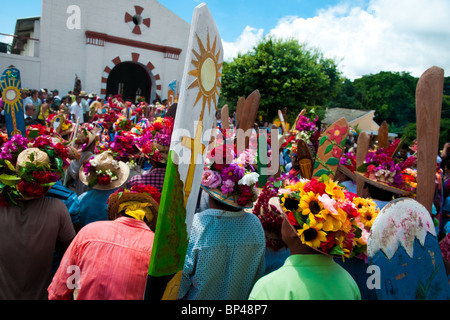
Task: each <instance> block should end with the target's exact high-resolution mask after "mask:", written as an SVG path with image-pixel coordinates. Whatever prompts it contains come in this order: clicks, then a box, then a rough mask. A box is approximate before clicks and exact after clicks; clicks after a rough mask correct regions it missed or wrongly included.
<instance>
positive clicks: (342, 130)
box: [326, 124, 348, 144]
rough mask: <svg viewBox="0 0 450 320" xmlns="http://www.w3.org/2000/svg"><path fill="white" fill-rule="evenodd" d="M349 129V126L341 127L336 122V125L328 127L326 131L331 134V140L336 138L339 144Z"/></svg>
mask: <svg viewBox="0 0 450 320" xmlns="http://www.w3.org/2000/svg"><path fill="white" fill-rule="evenodd" d="M347 131H348V128H347V127H340V126H338V125H337V124H336V125H335V126H334V127H331V128H330V129H328V130H327V132H326V133H327V134H328V135H329V138H330V140H334V141H336V143H337V144H340V143H341V142H342V138H343V137H344V135H345V134H346V133H347Z"/></svg>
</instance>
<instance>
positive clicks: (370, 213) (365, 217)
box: [359, 207, 379, 228]
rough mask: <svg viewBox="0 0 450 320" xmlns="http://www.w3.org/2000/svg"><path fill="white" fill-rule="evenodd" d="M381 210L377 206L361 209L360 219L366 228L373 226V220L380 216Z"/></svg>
mask: <svg viewBox="0 0 450 320" xmlns="http://www.w3.org/2000/svg"><path fill="white" fill-rule="evenodd" d="M378 212H379V210H375V208H371V207H368V208H366V209H365V210H361V211H360V215H359V220H360V221H361V222H362V223H363V224H364V226H365V227H366V228H371V227H372V224H373V222H374V221H375V219H376V217H377V216H378Z"/></svg>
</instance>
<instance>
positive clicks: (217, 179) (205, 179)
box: [202, 169, 222, 189]
mask: <svg viewBox="0 0 450 320" xmlns="http://www.w3.org/2000/svg"><path fill="white" fill-rule="evenodd" d="M221 183H222V177H221V176H220V174H219V173H218V172H216V171H212V170H209V169H206V170H205V171H203V175H202V185H204V186H205V187H207V188H211V189H215V188H217V187H219V186H220V184H221Z"/></svg>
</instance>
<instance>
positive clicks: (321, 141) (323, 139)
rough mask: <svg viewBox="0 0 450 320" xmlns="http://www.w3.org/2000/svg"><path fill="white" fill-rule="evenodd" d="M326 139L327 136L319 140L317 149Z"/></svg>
mask: <svg viewBox="0 0 450 320" xmlns="http://www.w3.org/2000/svg"><path fill="white" fill-rule="evenodd" d="M327 139H328V136H323V137H322V138H320V140H319V147H320V146H321V145H323V144H324V143H325V141H327Z"/></svg>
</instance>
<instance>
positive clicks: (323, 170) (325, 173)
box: [314, 169, 330, 177]
mask: <svg viewBox="0 0 450 320" xmlns="http://www.w3.org/2000/svg"><path fill="white" fill-rule="evenodd" d="M323 174H324V175H329V174H330V171H328V170H327V169H320V170H318V171H317V172H316V173H315V174H314V176H315V177H320V176H322V175H323Z"/></svg>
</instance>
